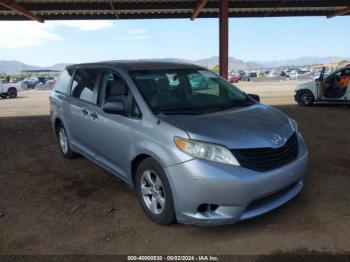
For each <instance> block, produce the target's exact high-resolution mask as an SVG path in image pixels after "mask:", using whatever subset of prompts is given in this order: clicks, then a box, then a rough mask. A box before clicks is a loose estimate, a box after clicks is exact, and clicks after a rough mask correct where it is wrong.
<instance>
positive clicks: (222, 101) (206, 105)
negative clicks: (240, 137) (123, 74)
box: [130, 69, 254, 114]
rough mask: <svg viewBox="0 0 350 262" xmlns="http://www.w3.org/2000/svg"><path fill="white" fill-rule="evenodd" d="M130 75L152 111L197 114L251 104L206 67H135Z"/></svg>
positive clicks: (157, 112)
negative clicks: (141, 68) (158, 68)
mask: <svg viewBox="0 0 350 262" xmlns="http://www.w3.org/2000/svg"><path fill="white" fill-rule="evenodd" d="M130 75H131V77H132V78H133V80H134V82H135V84H136V85H137V87H138V88H139V90H140V92H141V93H142V95H143V97H144V98H145V100H146V101H147V103H148V104H149V106H150V107H151V109H152V111H153V112H154V113H156V114H159V113H164V114H200V113H207V112H213V111H219V110H224V109H227V108H230V107H234V106H246V105H251V104H253V103H254V101H253V100H252V99H250V98H249V97H248V96H247V95H246V94H245V93H243V92H242V91H240V90H239V89H238V88H237V87H235V86H233V85H232V84H230V83H228V82H226V81H225V80H223V79H221V78H220V77H218V76H217V75H215V74H214V73H212V72H210V71H209V70H198V69H169V70H137V71H131V72H130Z"/></svg>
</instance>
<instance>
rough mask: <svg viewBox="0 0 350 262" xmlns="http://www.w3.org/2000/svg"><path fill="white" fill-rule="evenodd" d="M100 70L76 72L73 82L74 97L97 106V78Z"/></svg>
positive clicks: (84, 69)
mask: <svg viewBox="0 0 350 262" xmlns="http://www.w3.org/2000/svg"><path fill="white" fill-rule="evenodd" d="M98 76H99V70H98V69H91V68H81V69H77V70H76V71H75V74H74V77H73V82H72V93H71V94H72V96H73V97H76V98H79V99H81V100H84V101H86V102H90V103H92V104H97V93H98V92H97V85H96V82H97V78H98Z"/></svg>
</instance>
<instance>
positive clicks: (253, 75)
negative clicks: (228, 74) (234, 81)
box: [241, 72, 257, 82]
mask: <svg viewBox="0 0 350 262" xmlns="http://www.w3.org/2000/svg"><path fill="white" fill-rule="evenodd" d="M256 77H257V75H256V73H255V72H250V73H249V72H245V74H244V75H241V81H248V82H249V81H250V80H251V79H252V78H256Z"/></svg>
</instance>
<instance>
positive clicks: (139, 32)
mask: <svg viewBox="0 0 350 262" xmlns="http://www.w3.org/2000/svg"><path fill="white" fill-rule="evenodd" d="M121 34H122V35H123V36H120V37H118V39H121V40H137V39H147V38H150V36H149V34H148V31H147V30H146V29H143V28H133V29H128V30H124V31H123V32H121Z"/></svg>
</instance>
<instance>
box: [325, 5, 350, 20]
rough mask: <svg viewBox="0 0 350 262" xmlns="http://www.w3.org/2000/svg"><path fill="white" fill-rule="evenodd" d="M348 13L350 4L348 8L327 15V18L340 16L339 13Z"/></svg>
mask: <svg viewBox="0 0 350 262" xmlns="http://www.w3.org/2000/svg"><path fill="white" fill-rule="evenodd" d="M348 13H350V6H348V7H346V8H342V9H339V10H337V11H335V12H333V13H331V14H329V15H327V18H333V17H336V16H339V15H345V14H348Z"/></svg>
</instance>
